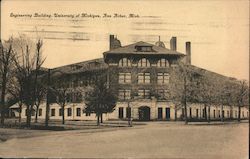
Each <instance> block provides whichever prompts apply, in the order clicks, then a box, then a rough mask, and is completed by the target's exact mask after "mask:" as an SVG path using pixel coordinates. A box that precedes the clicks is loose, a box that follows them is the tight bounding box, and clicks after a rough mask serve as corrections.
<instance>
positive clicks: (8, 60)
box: [0, 38, 15, 125]
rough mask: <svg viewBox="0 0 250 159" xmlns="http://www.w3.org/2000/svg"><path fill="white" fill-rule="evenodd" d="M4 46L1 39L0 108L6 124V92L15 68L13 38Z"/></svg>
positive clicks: (2, 123) (2, 119)
mask: <svg viewBox="0 0 250 159" xmlns="http://www.w3.org/2000/svg"><path fill="white" fill-rule="evenodd" d="M5 45H6V46H4V45H3V44H2V42H1V40H0V84H1V92H0V93H1V98H0V100H1V101H0V110H1V125H4V118H5V114H6V103H5V102H6V101H5V98H6V92H7V85H8V83H9V81H10V79H11V70H12V68H13V61H14V57H15V54H14V51H13V39H12V38H10V39H9V40H8V41H6V42H5Z"/></svg>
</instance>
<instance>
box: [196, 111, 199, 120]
mask: <svg viewBox="0 0 250 159" xmlns="http://www.w3.org/2000/svg"><path fill="white" fill-rule="evenodd" d="M198 117H199V109H196V118H198Z"/></svg>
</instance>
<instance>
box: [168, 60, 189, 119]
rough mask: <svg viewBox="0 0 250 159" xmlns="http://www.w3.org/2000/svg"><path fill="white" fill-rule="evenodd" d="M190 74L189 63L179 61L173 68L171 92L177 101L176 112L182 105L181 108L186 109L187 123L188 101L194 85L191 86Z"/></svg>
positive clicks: (175, 101)
mask: <svg viewBox="0 0 250 159" xmlns="http://www.w3.org/2000/svg"><path fill="white" fill-rule="evenodd" d="M190 75H191V74H190V73H189V70H188V65H185V64H183V63H179V64H178V65H177V66H176V67H174V68H173V70H172V72H171V81H170V94H171V98H172V99H173V102H174V103H175V112H177V110H178V109H179V108H178V106H181V108H183V109H184V114H183V117H184V119H185V124H187V123H188V118H187V102H188V100H189V97H190V93H191V90H192V87H191V86H190V82H191V81H190V79H191V76H190ZM175 116H176V115H175Z"/></svg>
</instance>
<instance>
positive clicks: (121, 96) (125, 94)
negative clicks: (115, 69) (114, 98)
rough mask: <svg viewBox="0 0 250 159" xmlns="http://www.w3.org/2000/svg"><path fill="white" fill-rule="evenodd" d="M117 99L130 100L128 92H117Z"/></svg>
mask: <svg viewBox="0 0 250 159" xmlns="http://www.w3.org/2000/svg"><path fill="white" fill-rule="evenodd" d="M119 99H130V90H125V89H123V90H119Z"/></svg>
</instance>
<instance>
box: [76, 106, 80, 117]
mask: <svg viewBox="0 0 250 159" xmlns="http://www.w3.org/2000/svg"><path fill="white" fill-rule="evenodd" d="M76 116H81V108H76Z"/></svg>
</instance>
